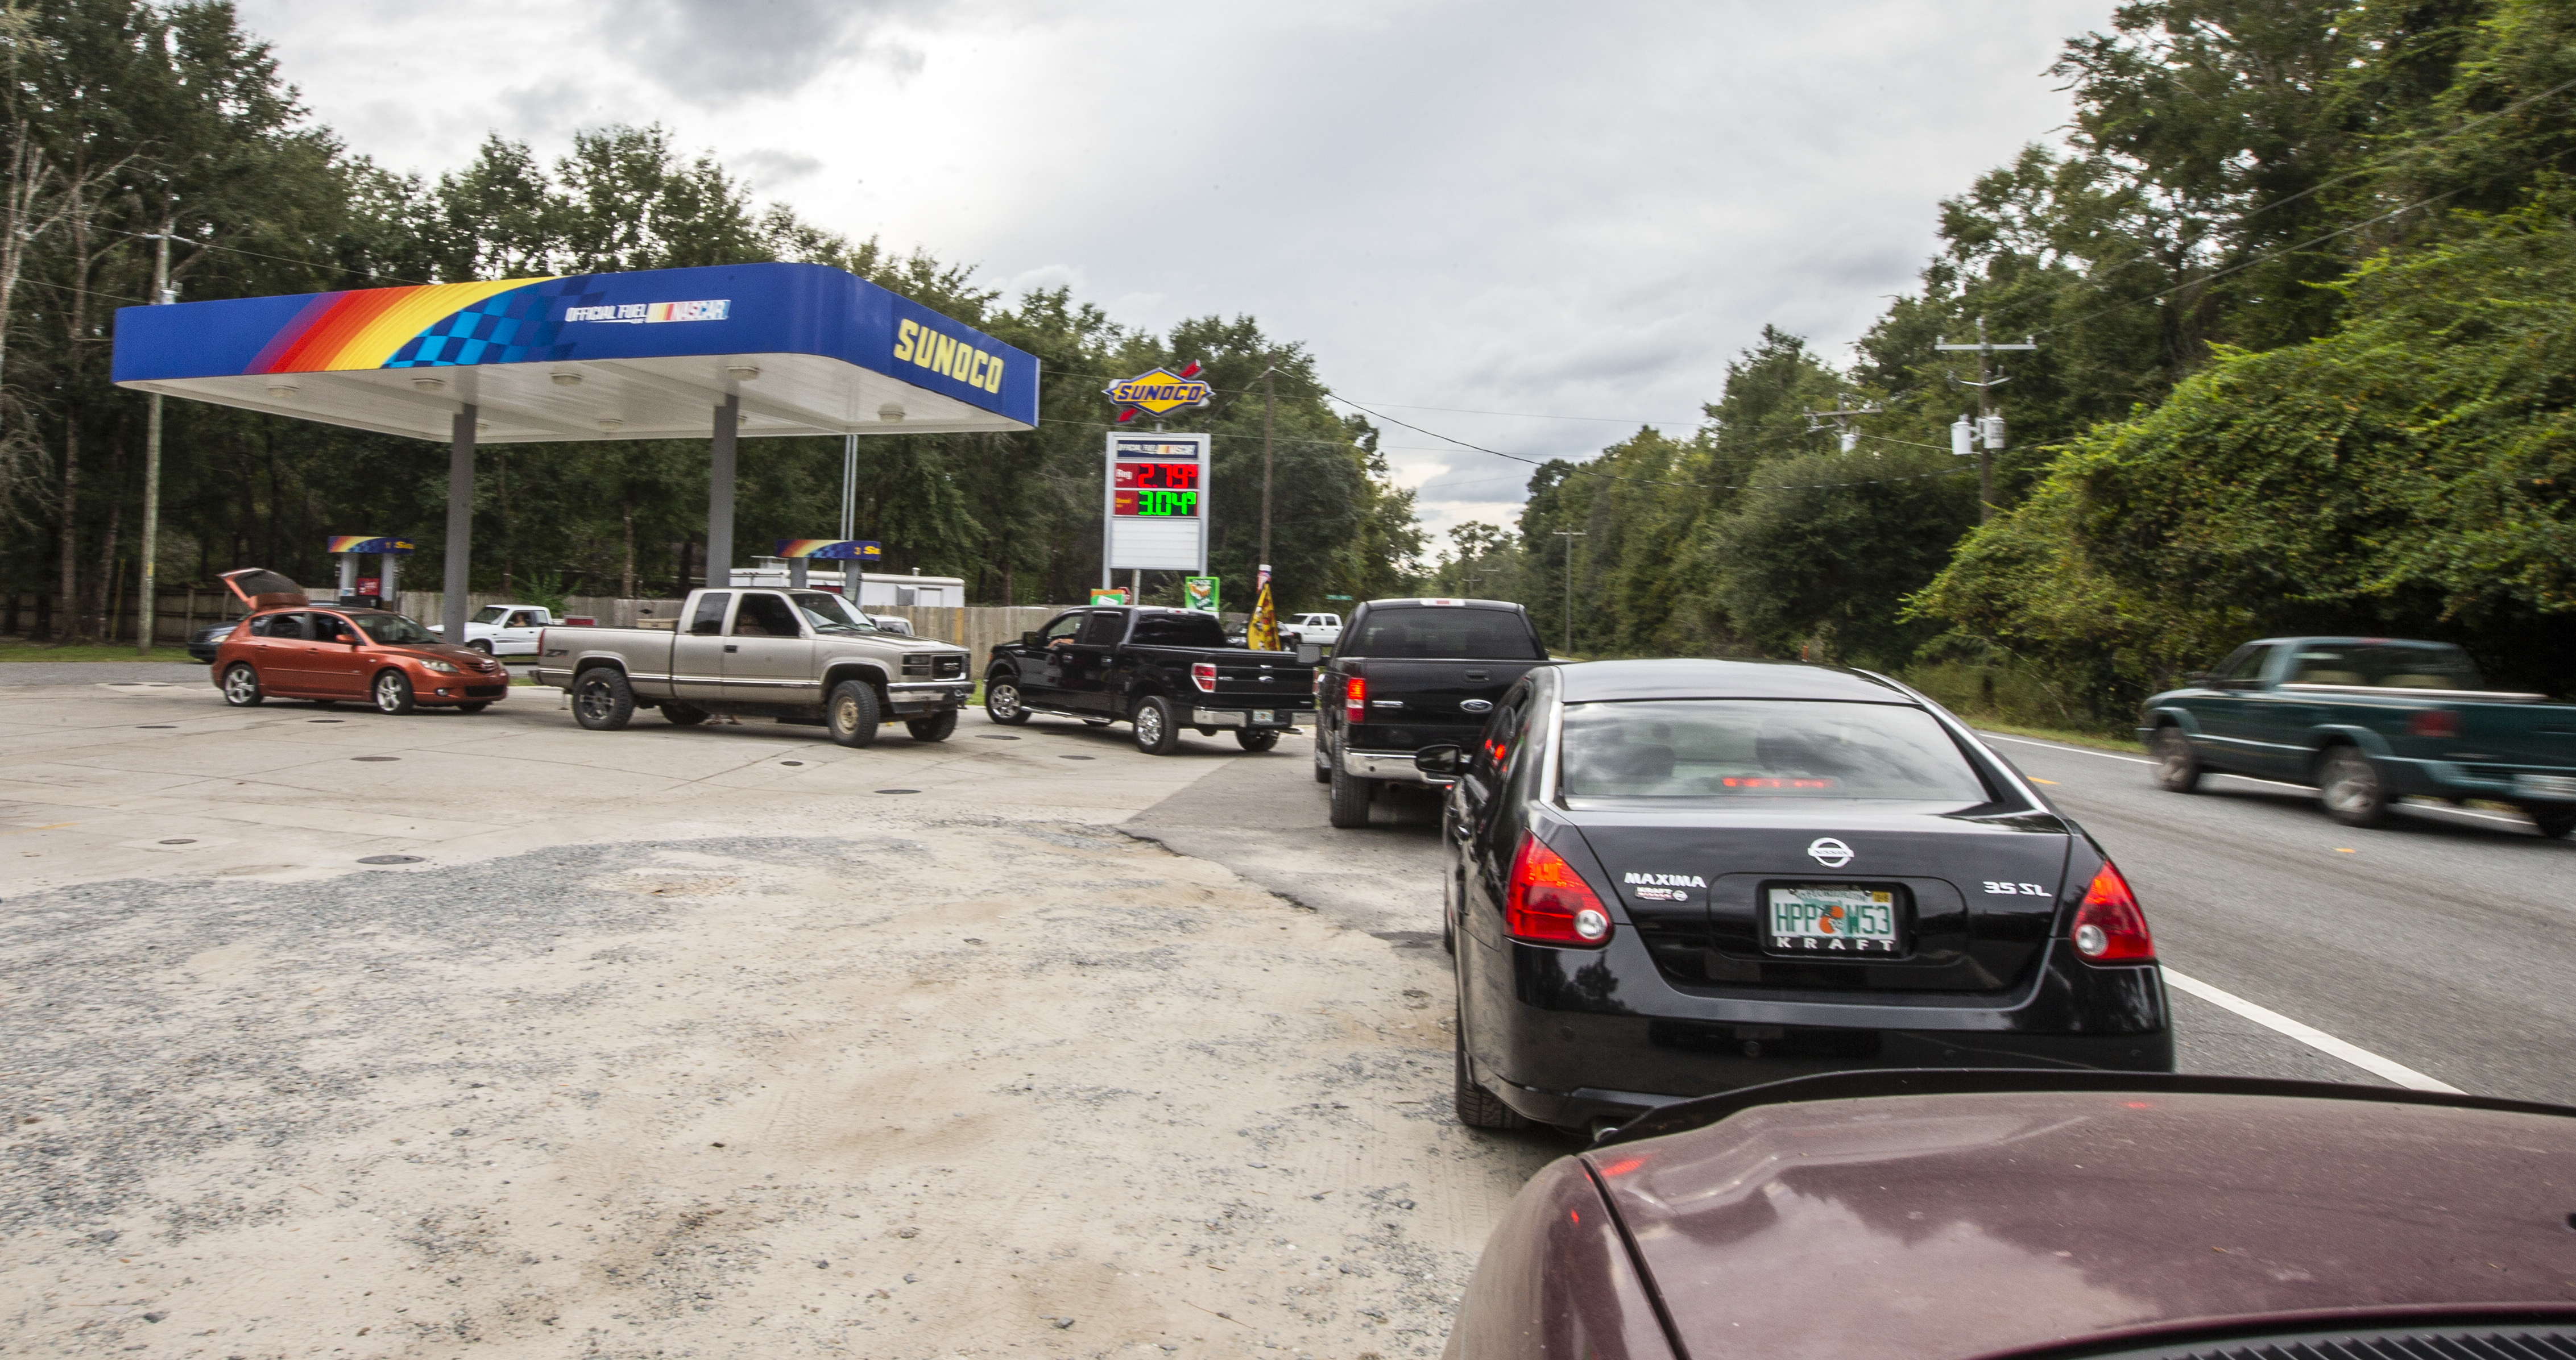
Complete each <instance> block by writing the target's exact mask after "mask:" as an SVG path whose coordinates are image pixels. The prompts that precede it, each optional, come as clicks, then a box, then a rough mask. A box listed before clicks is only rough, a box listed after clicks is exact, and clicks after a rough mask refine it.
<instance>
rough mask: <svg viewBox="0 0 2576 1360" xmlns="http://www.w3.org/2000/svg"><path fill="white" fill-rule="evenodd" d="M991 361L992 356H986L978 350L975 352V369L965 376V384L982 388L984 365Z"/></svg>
mask: <svg viewBox="0 0 2576 1360" xmlns="http://www.w3.org/2000/svg"><path fill="white" fill-rule="evenodd" d="M992 361H993V356H992V355H989V354H986V353H985V352H984V351H982V350H980V349H979V350H977V351H975V367H974V370H973V371H972V372H970V373H969V374H968V375H967V378H966V382H967V384H968V385H969V386H973V387H982V386H983V385H984V365H986V364H988V363H991V362H992Z"/></svg>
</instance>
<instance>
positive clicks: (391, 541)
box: [323, 534, 412, 553]
mask: <svg viewBox="0 0 2576 1360" xmlns="http://www.w3.org/2000/svg"><path fill="white" fill-rule="evenodd" d="M329 538H330V541H331V546H330V547H328V548H325V549H323V551H324V552H335V553H407V552H410V551H411V550H412V545H411V541H410V540H409V539H401V538H384V537H381V536H379V535H376V534H332V535H329Z"/></svg>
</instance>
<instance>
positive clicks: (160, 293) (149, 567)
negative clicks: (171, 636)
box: [134, 218, 178, 656]
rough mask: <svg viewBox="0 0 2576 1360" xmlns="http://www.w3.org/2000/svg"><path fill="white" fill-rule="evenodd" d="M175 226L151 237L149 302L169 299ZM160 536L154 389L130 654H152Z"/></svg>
mask: <svg viewBox="0 0 2576 1360" xmlns="http://www.w3.org/2000/svg"><path fill="white" fill-rule="evenodd" d="M177 225H178V222H177V220H176V219H174V218H164V219H163V220H162V223H161V230H160V231H159V232H158V233H156V234H155V235H154V237H153V244H154V246H155V247H156V248H155V249H154V251H153V254H152V305H154V306H156V307H157V306H160V305H162V304H163V303H167V302H170V301H172V298H171V296H170V229H171V228H172V227H175V226H177ZM160 539H161V394H160V393H158V392H155V393H153V394H152V395H151V397H150V399H149V401H148V403H147V404H146V405H145V407H144V408H143V562H142V570H141V571H140V572H138V573H136V575H137V576H138V577H140V578H141V584H140V586H139V587H138V589H139V590H140V592H141V598H140V599H138V600H136V601H135V604H134V654H135V655H136V656H149V655H151V654H152V631H153V629H154V627H155V626H156V625H155V623H154V621H153V618H152V606H153V605H154V604H156V603H158V601H157V600H155V599H154V598H153V597H154V594H155V593H156V592H157V591H158V590H159V589H160V583H159V581H158V580H157V579H156V578H155V573H154V568H155V567H156V566H157V565H158V558H157V554H156V551H155V550H156V549H157V548H158V547H159V545H160Z"/></svg>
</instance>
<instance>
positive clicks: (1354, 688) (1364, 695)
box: [1342, 675, 1368, 722]
mask: <svg viewBox="0 0 2576 1360" xmlns="http://www.w3.org/2000/svg"><path fill="white" fill-rule="evenodd" d="M1367 718H1368V680H1367V679H1366V677H1363V676H1357V675H1354V676H1352V677H1351V678H1350V679H1349V680H1346V681H1344V682H1343V683H1342V721H1344V722H1362V721H1365V720H1366V719H1367Z"/></svg>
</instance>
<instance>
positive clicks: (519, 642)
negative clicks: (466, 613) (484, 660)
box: [429, 604, 563, 656]
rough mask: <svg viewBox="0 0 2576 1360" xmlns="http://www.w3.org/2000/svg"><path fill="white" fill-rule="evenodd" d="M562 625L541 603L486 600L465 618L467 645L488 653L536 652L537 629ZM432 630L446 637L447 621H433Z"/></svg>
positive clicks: (524, 654) (516, 654)
mask: <svg viewBox="0 0 2576 1360" xmlns="http://www.w3.org/2000/svg"><path fill="white" fill-rule="evenodd" d="M561 626H563V620H561V619H559V618H556V617H555V616H554V611H552V610H549V609H547V608H546V607H545V606H544V605H541V604H487V605H485V606H483V607H482V608H481V609H478V610H475V611H474V617H472V618H470V619H467V620H466V621H465V645H466V646H468V647H471V648H473V649H474V650H476V651H478V652H481V653H483V654H484V655H485V656H535V655H536V654H537V631H538V630H539V629H543V628H559V627H561ZM429 631H431V632H433V633H436V634H438V635H439V640H440V641H442V642H444V641H446V640H447V625H446V624H443V623H433V624H431V625H430V626H429Z"/></svg>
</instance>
